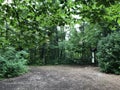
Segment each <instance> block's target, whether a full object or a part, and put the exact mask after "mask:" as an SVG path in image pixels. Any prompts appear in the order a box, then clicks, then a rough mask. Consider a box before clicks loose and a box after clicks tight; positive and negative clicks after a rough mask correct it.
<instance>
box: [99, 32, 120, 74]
mask: <svg viewBox="0 0 120 90" xmlns="http://www.w3.org/2000/svg"><path fill="white" fill-rule="evenodd" d="M97 58H98V63H99V66H100V68H101V71H103V72H106V73H114V74H120V32H114V33H112V34H110V35H108V36H107V37H105V38H103V39H102V40H100V41H99V43H98V53H97Z"/></svg>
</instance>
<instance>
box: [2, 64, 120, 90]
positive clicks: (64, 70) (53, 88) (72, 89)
mask: <svg viewBox="0 0 120 90" xmlns="http://www.w3.org/2000/svg"><path fill="white" fill-rule="evenodd" d="M0 90H120V75H111V74H104V73H101V72H100V71H99V69H98V67H91V66H84V67H81V66H40V67H38V66H32V67H30V71H29V72H28V73H27V74H25V75H22V76H20V77H16V78H11V79H6V80H2V81H0Z"/></svg>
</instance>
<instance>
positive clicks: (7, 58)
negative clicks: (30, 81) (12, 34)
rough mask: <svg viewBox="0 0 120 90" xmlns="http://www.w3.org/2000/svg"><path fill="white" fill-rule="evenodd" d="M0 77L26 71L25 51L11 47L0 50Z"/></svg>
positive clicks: (12, 75) (7, 76)
mask: <svg viewBox="0 0 120 90" xmlns="http://www.w3.org/2000/svg"><path fill="white" fill-rule="evenodd" d="M0 53H1V55H0V77H2V78H9V77H15V76H18V75H21V74H23V73H25V72H26V71H27V66H26V61H27V60H26V57H27V55H28V54H27V53H26V52H25V51H16V50H15V49H14V48H12V47H8V48H5V49H1V50H0Z"/></svg>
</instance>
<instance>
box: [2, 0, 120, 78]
mask: <svg viewBox="0 0 120 90" xmlns="http://www.w3.org/2000/svg"><path fill="white" fill-rule="evenodd" d="M36 65H37V66H43V65H95V66H98V67H100V69H101V71H102V72H105V73H113V74H120V1H119V0H0V78H10V77H15V76H19V75H21V74H24V73H25V72H27V71H28V66H36Z"/></svg>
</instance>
